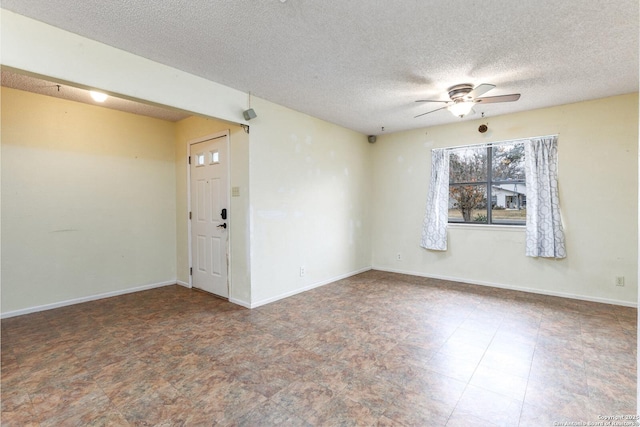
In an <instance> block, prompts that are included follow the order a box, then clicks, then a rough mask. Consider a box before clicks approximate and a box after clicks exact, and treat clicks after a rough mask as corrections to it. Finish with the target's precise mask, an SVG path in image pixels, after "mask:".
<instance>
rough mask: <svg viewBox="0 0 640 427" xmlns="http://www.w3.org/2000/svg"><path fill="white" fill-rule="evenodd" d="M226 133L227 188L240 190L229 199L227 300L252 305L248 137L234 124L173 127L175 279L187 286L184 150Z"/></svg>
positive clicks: (194, 120) (199, 121)
mask: <svg viewBox="0 0 640 427" xmlns="http://www.w3.org/2000/svg"><path fill="white" fill-rule="evenodd" d="M222 131H229V132H230V133H229V148H230V178H231V182H230V183H229V186H230V187H239V189H240V196H238V197H231V207H230V210H229V219H230V221H229V224H230V229H229V233H230V234H229V235H230V241H231V244H230V246H231V248H230V249H231V250H230V264H231V270H230V272H229V280H230V286H229V288H230V289H229V299H230V300H232V301H234V302H237V303H240V304H242V305H245V306H248V305H250V304H251V276H250V268H249V243H250V242H249V215H248V212H249V135H248V134H247V133H245V132H244V131H243V130H242V128H241V127H240V126H239V125H237V124H233V123H228V122H223V121H220V120H215V119H211V118H204V117H198V116H193V117H189V118H187V119H185V120H181V121H180V122H178V123H177V124H176V144H175V156H176V218H177V227H176V241H177V271H178V276H177V278H178V280H179V281H180V282H182V283H183V284H188V283H189V243H188V218H187V212H188V208H187V206H188V197H187V188H188V183H187V147H188V144H189V142H190V141H193V140H194V139H198V138H202V137H204V136H208V135H211V134H214V133H218V132H222Z"/></svg>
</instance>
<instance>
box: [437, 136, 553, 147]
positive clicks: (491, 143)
mask: <svg viewBox="0 0 640 427" xmlns="http://www.w3.org/2000/svg"><path fill="white" fill-rule="evenodd" d="M558 135H559V134H557V133H556V134H553V135H543V136H530V137H528V138H518V139H505V140H503V141H495V142H481V143H478V144H467V145H457V146H455V147H444V148H432V150H448V151H453V150H460V149H463V148H471V147H474V148H483V147H488V146H490V145H497V144H506V143H509V142H520V141H528V140H530V139H536V138H550V137H553V136H555V137H557V136H558Z"/></svg>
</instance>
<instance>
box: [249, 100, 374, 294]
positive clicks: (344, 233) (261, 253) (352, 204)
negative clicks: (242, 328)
mask: <svg viewBox="0 0 640 427" xmlns="http://www.w3.org/2000/svg"><path fill="white" fill-rule="evenodd" d="M253 107H254V108H255V110H256V112H257V114H258V117H257V118H256V119H254V121H255V123H254V121H252V126H251V153H250V164H251V207H250V209H251V213H250V214H251V280H252V287H251V292H252V303H253V305H259V304H263V303H266V302H269V301H273V300H274V299H277V298H280V297H283V296H287V295H291V294H294V293H297V292H300V291H302V290H305V289H309V288H312V287H314V286H317V285H319V284H322V283H328V282H331V281H333V280H335V279H337V278H340V277H345V276H348V275H351V274H354V273H356V272H358V271H362V270H367V269H369V268H370V261H371V241H370V220H369V218H370V214H369V211H368V209H367V208H368V203H369V202H368V201H369V198H370V197H371V192H370V189H371V145H370V144H369V143H368V142H367V138H366V136H364V135H361V134H359V133H357V132H354V131H350V130H347V129H344V128H341V127H339V126H335V125H332V124H330V123H327V122H324V121H322V120H319V119H316V118H313V117H310V116H307V115H304V114H301V113H298V112H295V111H292V110H289V109H287V108H284V107H280V106H278V105H275V104H273V103H269V102H266V101H262V100H260V99H256V100H255V101H254V103H253ZM300 267H304V268H305V275H304V277H301V276H300Z"/></svg>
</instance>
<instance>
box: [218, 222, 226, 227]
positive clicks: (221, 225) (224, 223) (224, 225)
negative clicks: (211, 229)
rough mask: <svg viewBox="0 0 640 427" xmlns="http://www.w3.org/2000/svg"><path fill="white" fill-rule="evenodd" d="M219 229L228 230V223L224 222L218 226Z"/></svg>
mask: <svg viewBox="0 0 640 427" xmlns="http://www.w3.org/2000/svg"><path fill="white" fill-rule="evenodd" d="M218 228H227V223H226V222H223V223H222V224H220V225H219V226H218Z"/></svg>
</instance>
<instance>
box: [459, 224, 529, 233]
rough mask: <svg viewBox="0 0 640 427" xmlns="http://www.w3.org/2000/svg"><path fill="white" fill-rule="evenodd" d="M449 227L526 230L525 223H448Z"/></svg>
mask: <svg viewBox="0 0 640 427" xmlns="http://www.w3.org/2000/svg"><path fill="white" fill-rule="evenodd" d="M447 227H448V228H453V229H456V228H460V229H473V230H498V231H515V232H523V231H525V230H526V228H527V227H526V226H525V225H506V224H465V223H453V222H449V223H447Z"/></svg>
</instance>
